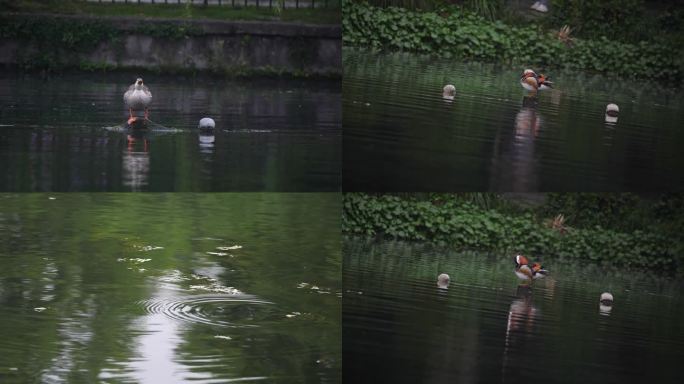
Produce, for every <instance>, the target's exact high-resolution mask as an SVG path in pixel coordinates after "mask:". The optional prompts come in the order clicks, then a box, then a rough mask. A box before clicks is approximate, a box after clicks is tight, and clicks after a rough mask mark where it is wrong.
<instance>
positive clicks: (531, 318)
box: [502, 284, 538, 378]
mask: <svg viewBox="0 0 684 384" xmlns="http://www.w3.org/2000/svg"><path fill="white" fill-rule="evenodd" d="M537 317H538V311H537V308H536V307H535V306H534V305H533V304H532V287H531V286H529V285H527V284H521V285H519V286H518V288H517V290H516V297H515V299H514V300H513V302H512V303H511V306H510V308H509V310H508V321H507V324H506V340H505V346H504V356H503V359H504V360H503V367H502V369H503V372H502V377H503V378H506V377H507V372H506V368H507V367H508V366H511V367H521V366H525V364H526V362H524V361H521V362H517V361H511V362H510V363H509V358H513V359H514V358H516V356H520V354H518V353H516V351H518V350H520V349H521V348H524V345H525V344H526V343H527V342H528V341H531V340H532V335H533V334H534V327H535V324H536V320H537ZM519 358H521V359H524V356H520V357H519Z"/></svg>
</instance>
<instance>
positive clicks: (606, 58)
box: [342, 0, 684, 84]
mask: <svg viewBox="0 0 684 384" xmlns="http://www.w3.org/2000/svg"><path fill="white" fill-rule="evenodd" d="M343 15H344V17H343V19H342V28H343V41H344V43H345V44H347V45H352V46H367V47H373V48H382V49H392V50H404V51H415V52H422V53H431V54H439V55H442V56H447V57H456V58H460V59H466V60H469V59H473V60H482V61H497V62H506V63H512V64H524V65H528V66H534V67H545V66H553V67H559V68H567V69H581V70H591V71H600V72H609V73H613V74H616V75H620V76H627V77H646V78H654V79H667V80H668V81H669V83H671V84H672V83H680V82H681V80H682V73H684V70H683V68H684V63H683V62H682V59H681V58H682V54H681V53H682V50H681V48H678V47H677V46H675V45H672V44H666V43H656V42H653V41H647V40H643V41H639V42H619V41H614V40H611V39H609V38H608V37H606V36H600V37H596V38H591V39H580V38H573V39H569V38H568V37H567V36H565V35H563V36H559V33H558V32H552V31H549V30H546V29H544V28H542V26H541V25H539V24H528V25H523V26H512V25H508V24H505V23H503V22H501V21H499V20H497V21H490V20H487V19H485V18H483V17H481V16H478V15H477V14H475V13H473V12H470V11H467V10H465V9H463V8H461V7H457V6H444V7H441V8H439V9H438V10H436V11H430V12H422V11H410V10H407V9H405V8H399V7H387V8H379V7H373V6H370V5H368V4H367V3H356V2H352V1H349V0H344V1H343ZM561 37H562V38H561Z"/></svg>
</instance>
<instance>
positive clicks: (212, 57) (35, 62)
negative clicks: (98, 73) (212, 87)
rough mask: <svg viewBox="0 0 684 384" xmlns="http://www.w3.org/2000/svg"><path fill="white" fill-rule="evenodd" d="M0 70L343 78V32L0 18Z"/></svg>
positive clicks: (244, 24)
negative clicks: (113, 71) (143, 71)
mask: <svg viewBox="0 0 684 384" xmlns="http://www.w3.org/2000/svg"><path fill="white" fill-rule="evenodd" d="M0 22H1V24H3V28H0V64H1V65H4V66H17V67H20V68H23V69H41V68H43V69H48V70H59V69H70V68H80V69H90V70H99V69H102V70H130V69H135V70H140V69H144V70H149V71H158V72H170V73H174V72H179V73H182V72H186V73H187V72H210V73H218V74H227V75H236V76H237V75H250V74H267V75H278V74H285V75H294V76H341V74H342V62H341V46H342V41H341V36H342V35H341V27H340V26H339V25H314V24H300V23H285V22H267V21H217V20H178V19H150V18H134V17H89V16H71V15H48V14H9V13H5V14H0Z"/></svg>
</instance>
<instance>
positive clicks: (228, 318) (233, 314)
mask: <svg viewBox="0 0 684 384" xmlns="http://www.w3.org/2000/svg"><path fill="white" fill-rule="evenodd" d="M139 304H140V305H141V306H142V307H143V308H144V309H145V311H147V312H148V313H150V314H163V315H165V316H167V317H169V318H171V319H174V320H178V321H185V322H190V323H195V324H207V325H213V326H221V327H233V328H243V327H256V326H257V325H256V324H249V323H250V321H251V320H254V318H256V317H259V316H260V312H262V311H263V309H262V308H263V307H264V306H265V305H268V304H273V303H271V302H268V301H265V300H259V299H254V298H248V297H244V296H238V297H235V296H233V295H231V296H227V295H202V296H185V297H177V298H162V299H158V298H152V299H148V300H143V301H140V302H139Z"/></svg>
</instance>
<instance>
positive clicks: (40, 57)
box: [0, 17, 121, 70]
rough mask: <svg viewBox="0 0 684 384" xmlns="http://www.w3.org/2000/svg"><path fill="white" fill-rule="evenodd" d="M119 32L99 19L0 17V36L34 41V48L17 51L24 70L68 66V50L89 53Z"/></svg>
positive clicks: (118, 34) (53, 68) (114, 37)
mask: <svg viewBox="0 0 684 384" xmlns="http://www.w3.org/2000/svg"><path fill="white" fill-rule="evenodd" d="M120 35H121V32H120V31H119V30H117V29H116V28H114V27H113V26H111V25H109V24H107V23H103V22H99V21H82V20H78V21H77V20H66V19H57V18H43V17H41V18H33V17H26V18H7V17H0V38H11V39H16V40H19V41H23V42H28V43H31V44H33V45H34V46H35V47H36V49H35V50H34V51H30V50H27V51H20V54H21V56H20V57H19V58H18V62H19V65H20V67H22V68H24V69H49V70H55V69H61V68H63V67H65V66H67V65H68V63H69V60H70V58H71V57H73V55H70V54H69V53H70V52H90V51H92V50H94V49H95V48H96V47H97V46H98V44H100V42H102V41H113V40H115V39H118V38H119V36H120Z"/></svg>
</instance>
